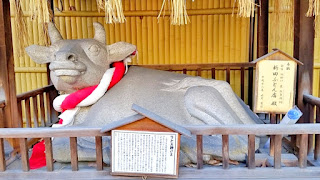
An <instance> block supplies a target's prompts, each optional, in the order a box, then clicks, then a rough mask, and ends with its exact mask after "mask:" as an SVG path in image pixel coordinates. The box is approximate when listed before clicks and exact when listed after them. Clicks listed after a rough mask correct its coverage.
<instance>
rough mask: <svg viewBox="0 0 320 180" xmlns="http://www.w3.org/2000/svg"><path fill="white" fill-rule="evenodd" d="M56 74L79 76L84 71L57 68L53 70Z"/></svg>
mask: <svg viewBox="0 0 320 180" xmlns="http://www.w3.org/2000/svg"><path fill="white" fill-rule="evenodd" d="M53 72H54V73H55V75H56V76H79V75H81V74H84V71H78V70H71V69H59V70H58V69H57V70H54V71H53Z"/></svg>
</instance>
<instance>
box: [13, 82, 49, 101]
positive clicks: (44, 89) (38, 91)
mask: <svg viewBox="0 0 320 180" xmlns="http://www.w3.org/2000/svg"><path fill="white" fill-rule="evenodd" d="M53 90H55V87H54V86H53V85H48V86H44V87H42V88H39V89H35V90H32V91H28V92H25V93H22V94H19V95H17V100H18V101H22V100H25V99H28V98H30V97H33V96H36V95H38V94H41V93H44V92H50V91H53Z"/></svg>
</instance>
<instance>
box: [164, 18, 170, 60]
mask: <svg viewBox="0 0 320 180" xmlns="http://www.w3.org/2000/svg"><path fill="white" fill-rule="evenodd" d="M170 44H171V43H170V20H169V17H165V18H164V49H165V56H164V63H165V64H170V49H171V48H170Z"/></svg>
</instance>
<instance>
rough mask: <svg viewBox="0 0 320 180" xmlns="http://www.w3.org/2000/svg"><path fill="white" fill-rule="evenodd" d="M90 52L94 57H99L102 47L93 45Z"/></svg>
mask: <svg viewBox="0 0 320 180" xmlns="http://www.w3.org/2000/svg"><path fill="white" fill-rule="evenodd" d="M89 51H90V52H92V53H93V54H94V55H97V54H98V53H99V51H100V47H99V46H97V45H92V46H90V47H89Z"/></svg>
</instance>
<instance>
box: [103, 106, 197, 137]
mask: <svg viewBox="0 0 320 180" xmlns="http://www.w3.org/2000/svg"><path fill="white" fill-rule="evenodd" d="M132 110H134V111H136V112H137V114H135V115H132V116H129V117H126V118H124V119H122V120H119V121H115V122H112V123H110V124H108V125H105V126H103V127H102V129H101V132H109V131H111V130H113V129H116V128H118V127H121V126H124V125H127V124H130V123H133V122H136V121H139V120H141V119H143V118H145V117H147V118H149V119H152V120H153V121H155V122H157V123H159V124H161V125H163V126H165V127H168V128H170V129H172V130H173V131H175V132H177V133H179V134H182V135H185V136H187V137H191V132H190V131H189V130H187V129H185V128H184V127H182V126H180V125H178V124H175V123H173V122H171V121H169V120H167V119H164V118H163V117H161V116H159V115H157V114H155V113H153V112H151V111H149V110H147V109H144V108H143V107H141V106H138V105H136V104H133V105H132Z"/></svg>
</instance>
